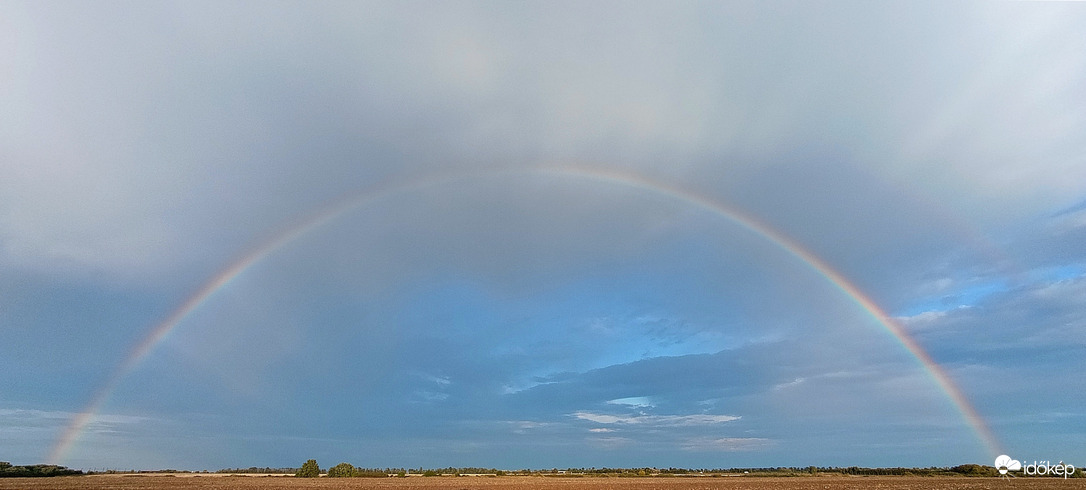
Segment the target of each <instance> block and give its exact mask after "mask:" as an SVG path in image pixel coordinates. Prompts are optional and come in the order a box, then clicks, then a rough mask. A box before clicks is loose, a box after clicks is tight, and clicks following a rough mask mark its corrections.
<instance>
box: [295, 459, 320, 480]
mask: <svg viewBox="0 0 1086 490" xmlns="http://www.w3.org/2000/svg"><path fill="white" fill-rule="evenodd" d="M294 476H297V477H300V478H316V477H318V476H321V467H320V466H317V460H315V459H311V460H309V461H306V462H305V464H303V465H302V467H301V468H300V469H299V470H298V472H297V473H295V474H294Z"/></svg>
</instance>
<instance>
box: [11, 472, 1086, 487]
mask: <svg viewBox="0 0 1086 490" xmlns="http://www.w3.org/2000/svg"><path fill="white" fill-rule="evenodd" d="M159 488H162V489H174V488H176V489H185V490H189V489H191V490H203V489H206V490H222V489H234V488H237V489H269V490H278V489H283V490H287V489H295V488H300V489H308V488H318V489H319V488H330V489H354V488H357V489H367V490H743V489H749V490H769V489H785V490H816V489H817V490H822V489H838V488H840V489H857V490H859V489H884V490H895V489H902V490H905V489H908V490H921V489H945V490H972V489H993V490H1011V489H1036V490H1050V489H1051V490H1055V489H1074V490H1086V478H1078V479H1068V480H1063V479H1058V478H1015V479H1010V480H1001V479H998V478H954V477H904V476H887V477H838V476H811V477H794V478H770V477H716V478H710V477H661V478H547V477H515V476H513V477H431V478H423V477H417V478H387V479H386V478H331V479H330V478H316V479H315V478H293V477H282V476H212V475H208V476H181V475H154V476H148V475H88V476H73V477H58V478H0V490H7V489H20V490H75V489H88V490H107V489H108V490H114V489H116V490H148V489H159Z"/></svg>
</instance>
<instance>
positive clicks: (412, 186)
mask: <svg viewBox="0 0 1086 490" xmlns="http://www.w3.org/2000/svg"><path fill="white" fill-rule="evenodd" d="M495 173H538V174H551V175H557V176H562V177H569V178H576V179H582V180H589V181H595V182H601V183H606V184H611V185H617V186H623V187H628V188H632V189H636V190H639V191H644V192H647V193H651V194H657V195H661V196H665V197H667V198H670V199H673V200H676V201H679V202H682V203H685V204H688V205H691V206H694V207H697V208H699V209H702V210H704V211H707V212H709V213H711V214H713V215H716V216H719V217H721V218H723V219H725V220H727V221H730V222H732V223H734V224H736V225H739V226H740V227H742V228H744V229H746V230H748V231H750V232H753V233H755V234H757V235H759V236H761V237H762V238H764V239H766V240H768V241H769V242H771V243H773V244H774V245H776V246H777V247H779V248H780V249H781V250H783V251H785V252H787V253H788V254H789V255H791V256H792V257H794V258H796V259H797V260H799V261H800V262H802V263H803V264H805V265H806V266H807V267H809V268H810V269H812V270H813V271H814V272H816V273H817V274H818V275H820V276H821V277H823V278H824V279H825V280H826V281H827V282H829V283H830V284H832V285H833V286H834V287H835V288H837V289H838V290H840V291H841V292H842V293H844V294H845V296H847V297H848V298H849V299H851V300H852V301H853V302H854V303H855V304H857V305H858V306H859V307H860V308H861V309H862V310H863V311H864V312H866V313H867V314H868V315H870V316H871V317H872V318H874V319H875V321H876V322H878V324H879V325H881V326H882V327H883V328H884V329H885V330H886V331H887V332H889V333H890V335H892V336H893V337H894V338H895V339H896V340H897V341H898V342H899V343H900V344H901V345H902V346H903V347H904V348H905V350H906V351H908V352H909V354H910V355H911V356H912V357H914V358H915V359H916V360H917V362H919V364H920V366H921V367H922V368H923V369H924V371H925V372H927V373H928V375H929V376H930V377H931V378H932V380H934V382H935V384H936V385H937V386H938V387H939V389H940V390H941V391H942V392H943V393H945V394H946V395H947V397H948V398H949V399H950V401H951V402H952V403H953V405H954V407H955V408H956V409H957V410H958V412H959V413H960V414H961V415H962V417H963V418H964V420H965V422H966V423H967V424H968V425H969V427H970V428H971V429H972V430H973V432H974V433H975V434H976V435H977V437H978V439H979V440H980V442H981V443H982V444H983V445H984V447H985V449H987V450H988V452H989V453H991V455H993V456H994V455H996V454H1002V451H1001V449H1000V445H999V443H998V441H997V439H996V437H995V434H993V433H992V431H991V429H990V428H989V427H988V425H987V423H986V422H985V421H984V418H983V417H981V415H980V414H979V413H978V412H977V410H976V408H974V407H973V405H972V404H971V403H970V402H969V400H968V399H967V398H966V397H965V395H964V394H963V393H962V391H961V389H959V388H958V387H957V385H956V384H955V383H954V381H953V380H952V379H951V378H950V376H949V375H948V374H947V372H946V371H945V370H944V369H943V368H942V367H941V366H940V365H939V364H938V363H937V362H935V360H934V359H932V357H931V355H929V354H928V353H927V351H925V350H924V348H923V347H921V346H920V344H919V343H917V341H916V340H915V339H913V338H912V337H910V336H909V334H908V332H906V331H905V329H904V328H903V327H902V326H901V325H900V324H899V323H898V322H897V321H896V320H894V318H893V317H891V316H890V315H889V314H887V313H886V312H885V311H884V310H883V309H882V308H881V307H879V305H878V304H877V303H875V301H874V300H872V299H871V298H870V297H868V296H867V295H865V294H864V293H863V291H861V290H860V289H859V288H858V287H856V285H854V284H853V283H852V282H851V281H849V280H848V279H847V278H846V277H845V276H844V275H843V274H841V273H840V272H838V271H837V270H835V269H833V268H832V267H830V265H829V264H827V263H826V262H825V261H823V260H822V259H821V258H819V257H818V256H816V255H815V254H814V253H812V252H810V251H809V250H807V249H806V248H804V247H803V246H802V245H800V244H799V243H797V242H796V241H794V240H792V239H791V238H789V237H788V236H786V235H784V234H783V233H781V232H779V231H777V230H776V229H774V228H772V227H770V226H769V225H767V224H765V223H763V222H762V221H760V220H758V219H756V218H755V217H753V216H751V215H749V214H747V213H744V212H742V211H740V210H738V209H735V208H733V207H730V206H727V205H725V204H723V203H721V202H719V201H717V200H714V199H712V198H710V197H707V196H704V195H701V194H698V193H695V192H693V191H691V190H689V189H685V188H682V187H678V186H675V185H671V184H668V183H665V182H661V181H659V180H653V179H649V178H648V177H646V176H644V175H640V174H636V173H632V172H625V171H618V170H603V169H598V168H592V167H586V166H572V165H570V166H547V167H528V168H522V169H500V170H495V171H492V172H489V173H484V172H459V173H447V174H435V175H430V176H427V177H424V178H416V179H411V180H401V181H392V182H390V183H387V184H385V185H383V186H380V187H376V188H370V189H366V190H365V191H362V192H360V193H356V194H352V195H349V196H347V197H345V198H342V199H340V200H338V201H335V202H333V203H331V204H330V205H328V206H325V207H324V208H323V209H321V210H319V211H318V212H316V213H314V214H312V215H310V216H309V217H308V218H307V219H304V220H302V221H300V222H298V223H297V224H295V225H293V226H290V227H287V228H286V229H285V230H283V231H281V232H279V233H278V234H276V235H274V236H273V238H271V239H270V240H267V241H265V242H264V243H262V244H261V245H259V246H257V247H255V248H254V249H252V250H251V251H249V253H247V254H245V255H243V256H242V257H241V258H240V259H238V260H236V261H234V262H233V263H231V264H230V265H229V266H228V267H226V268H225V269H223V270H222V271H220V272H219V273H217V274H216V275H215V276H213V277H212V278H211V279H210V280H208V281H207V282H206V283H204V284H203V285H202V286H201V287H200V289H198V290H197V291H196V292H195V293H194V294H192V296H190V297H189V298H188V299H187V300H185V302H184V303H182V304H181V305H180V306H178V307H177V309H175V310H174V311H173V312H172V313H170V315H169V316H167V317H166V318H165V319H163V320H162V321H161V322H159V323H158V324H157V325H155V327H154V328H153V329H152V330H151V331H150V333H148V334H147V336H146V337H144V338H143V339H142V340H141V341H140V342H139V343H137V344H136V345H135V347H134V348H133V349H132V351H131V353H130V354H129V355H128V356H127V357H126V358H125V359H124V361H123V362H121V363H120V364H119V365H118V366H117V368H116V369H115V370H114V371H113V372H112V374H111V376H110V377H109V378H108V379H107V381H106V383H104V384H103V385H102V387H101V388H99V389H98V390H97V391H96V392H95V394H94V396H93V397H92V398H91V401H90V402H89V403H88V404H87V406H86V407H85V408H84V410H83V411H82V412H80V413H78V414H76V415H75V416H74V417H72V419H71V421H70V423H69V425H68V427H67V428H66V429H65V430H64V432H63V433H62V434H61V437H60V438H59V439H58V440H57V442H56V444H55V445H54V447H53V449H52V451H51V452H50V456H49V461H50V462H51V463H53V464H59V463H60V462H61V461H62V460H63V459H64V457H65V456H66V455H67V453H68V452H69V451H70V450H71V448H72V447H73V446H74V445H75V443H76V441H77V440H78V439H79V436H80V435H81V434H82V433H83V431H84V430H85V429H86V428H87V426H88V424H90V422H91V421H92V420H93V419H94V417H95V415H96V414H97V413H98V412H99V410H101V408H102V406H103V405H104V404H105V402H106V401H107V400H108V398H109V396H110V395H111V394H112V393H113V391H114V390H115V389H116V388H117V386H118V385H119V384H120V382H121V381H122V380H123V378H124V377H125V376H126V375H127V374H128V373H129V372H131V371H132V370H133V369H135V368H136V367H137V366H138V365H139V364H140V363H141V362H142V361H143V360H144V359H145V358H146V357H147V356H148V355H149V354H150V353H151V352H152V351H153V350H154V348H155V347H156V346H157V345H158V344H159V343H161V342H162V341H163V340H164V339H165V338H166V336H167V335H169V333H170V332H172V331H173V330H174V329H175V328H177V326H178V325H179V324H180V323H181V321H182V320H184V319H185V317H187V316H188V315H189V313H191V312H192V311H193V310H195V309H196V308H197V307H199V306H200V305H201V304H202V303H203V302H204V301H206V300H207V299H208V298H209V297H211V296H212V295H213V294H214V293H215V292H216V291H218V290H219V289H222V288H223V287H224V286H226V285H227V284H229V283H230V281H232V280H233V279H234V278H236V277H238V276H239V275H241V274H242V273H244V272H245V271H246V270H248V269H249V268H250V267H252V266H253V265H254V264H256V263H258V262H260V261H262V260H263V259H264V258H266V257H268V256H269V255H271V254H273V253H275V252H276V251H277V250H279V249H280V248H282V247H283V246H284V245H286V244H288V243H290V242H292V241H294V240H296V239H298V238H299V237H302V236H304V235H306V234H307V233H309V232H311V231H313V230H315V229H317V228H319V227H321V226H323V225H325V224H327V223H328V222H330V221H333V220H335V219H336V218H339V217H340V216H342V215H343V214H345V213H347V212H348V211H351V210H354V209H357V208H360V207H362V206H364V205H366V204H369V203H372V202H374V201H377V200H380V199H382V198H386V197H388V196H391V195H395V194H400V193H404V192H408V191H414V190H421V189H423V188H425V187H429V186H435V185H443V184H449V183H452V182H456V181H461V180H467V179H471V178H478V177H482V176H484V175H494V174H495Z"/></svg>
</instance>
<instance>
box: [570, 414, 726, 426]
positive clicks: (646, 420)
mask: <svg viewBox="0 0 1086 490" xmlns="http://www.w3.org/2000/svg"><path fill="white" fill-rule="evenodd" d="M572 415H573V416H574V417H576V418H578V419H580V420H587V421H589V422H595V423H598V424H637V425H646V426H657V427H697V426H705V425H713V424H722V423H725V422H731V421H734V420H739V419H740V417H738V416H735V415H708V414H694V415H610V414H603V413H594V412H574V413H573V414H572Z"/></svg>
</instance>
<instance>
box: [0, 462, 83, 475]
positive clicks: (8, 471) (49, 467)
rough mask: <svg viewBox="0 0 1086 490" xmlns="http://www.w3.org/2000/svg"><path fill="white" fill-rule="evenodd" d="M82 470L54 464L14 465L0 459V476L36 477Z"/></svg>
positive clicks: (67, 473) (73, 472) (80, 473)
mask: <svg viewBox="0 0 1086 490" xmlns="http://www.w3.org/2000/svg"><path fill="white" fill-rule="evenodd" d="M82 474H83V472H82V471H79V470H73V469H69V468H66V467H64V466H57V465H55V464H32V465H26V466H16V465H13V464H11V463H9V462H7V461H0V478H3V477H24V478H25V477H38V476H67V475H82Z"/></svg>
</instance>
